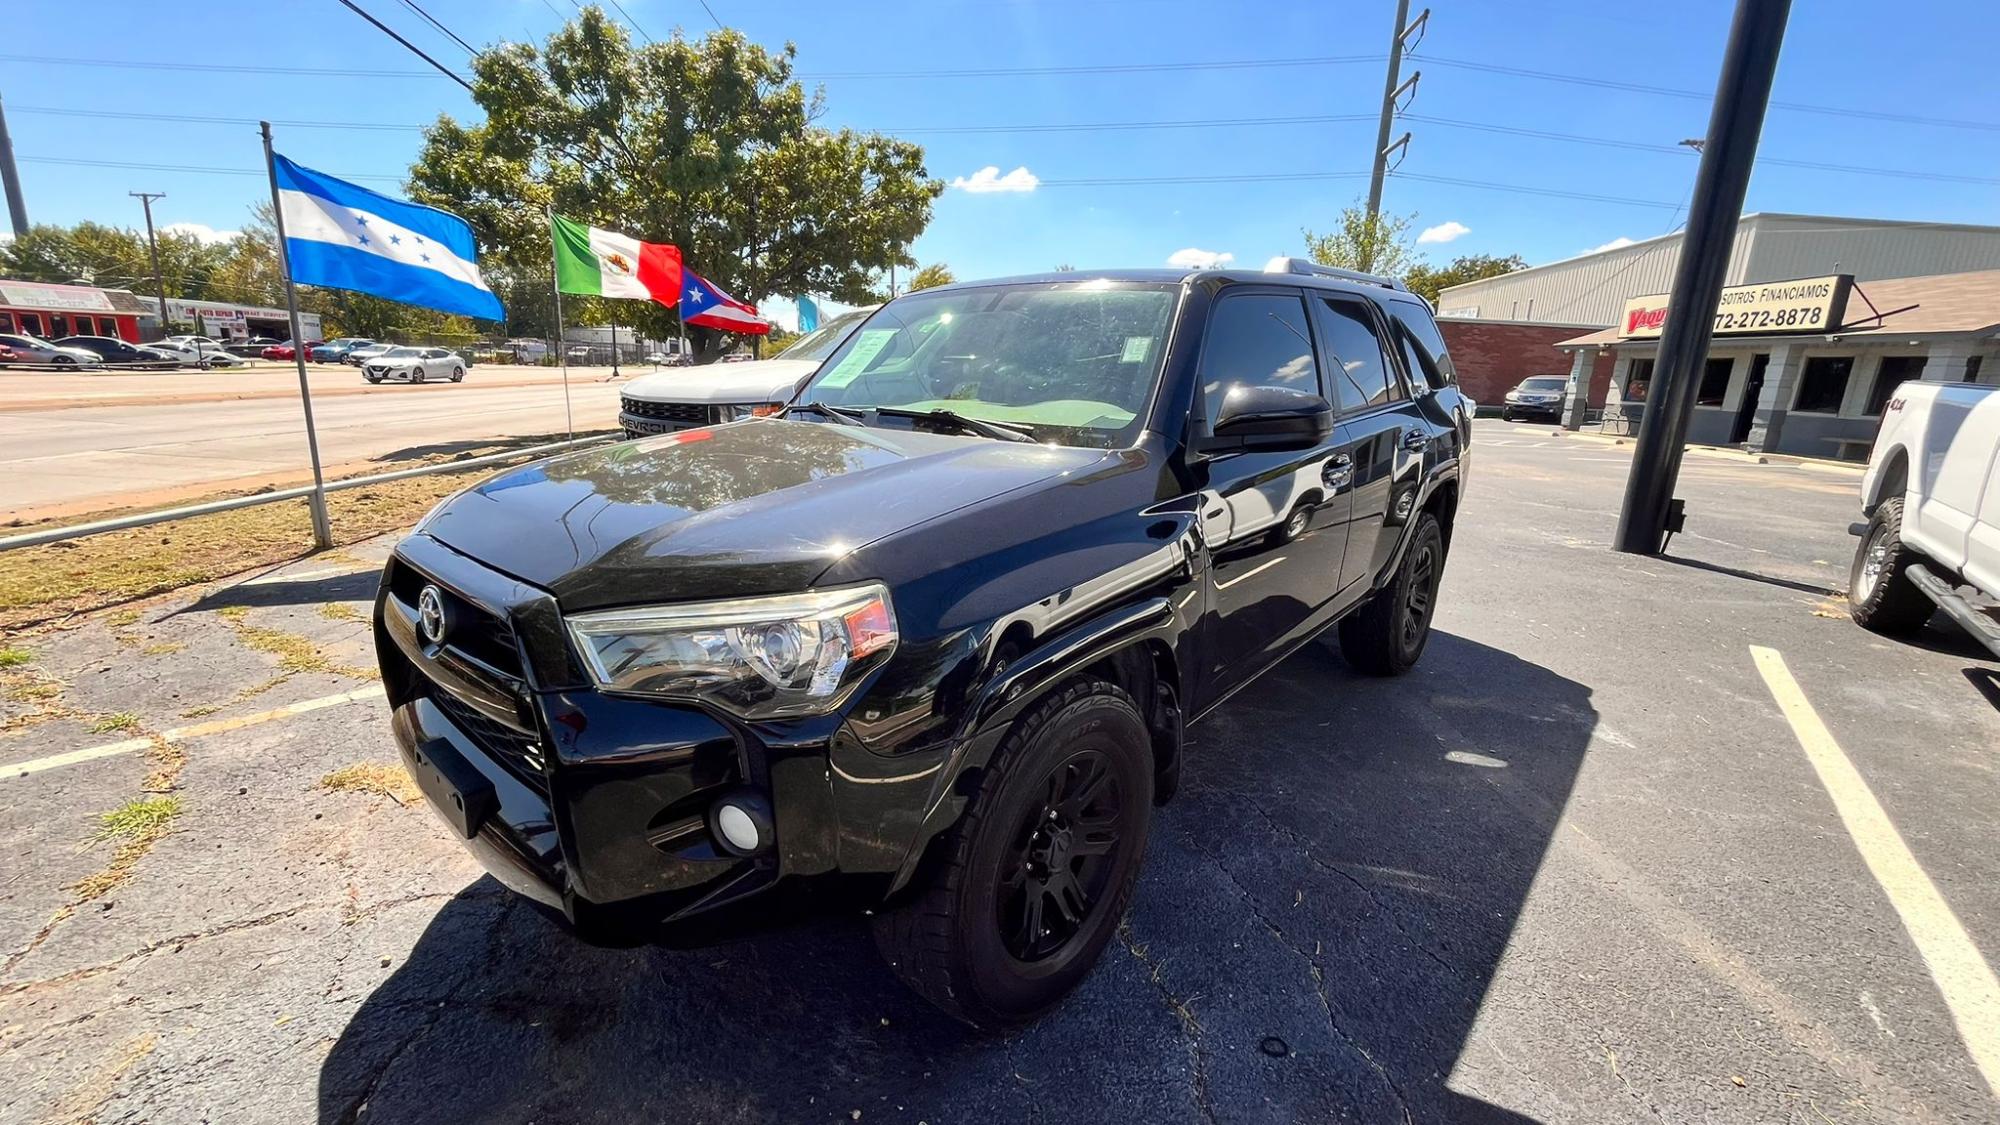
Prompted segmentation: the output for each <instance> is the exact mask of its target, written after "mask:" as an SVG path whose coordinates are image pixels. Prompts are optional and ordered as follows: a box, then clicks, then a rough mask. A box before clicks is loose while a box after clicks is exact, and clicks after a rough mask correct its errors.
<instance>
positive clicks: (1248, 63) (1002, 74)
mask: <svg viewBox="0 0 2000 1125" xmlns="http://www.w3.org/2000/svg"><path fill="white" fill-rule="evenodd" d="M1380 61H1381V56H1379V55H1314V56H1307V57H1301V58H1287V59H1228V60H1218V61H1214V62H1171V63H1101V64H1093V65H1089V66H1012V67H997V66H996V67H976V68H960V69H956V70H852V71H838V72H836V71H829V72H827V73H825V74H800V75H796V76H795V77H797V78H799V79H800V80H802V81H812V82H824V81H829V80H835V79H841V80H844V79H850V78H1035V77H1048V76H1058V75H1071V74H1156V73H1165V72H1176V71H1187V70H1272V69H1285V68H1296V67H1303V66H1341V65H1345V64H1348V63H1372V62H1380Z"/></svg>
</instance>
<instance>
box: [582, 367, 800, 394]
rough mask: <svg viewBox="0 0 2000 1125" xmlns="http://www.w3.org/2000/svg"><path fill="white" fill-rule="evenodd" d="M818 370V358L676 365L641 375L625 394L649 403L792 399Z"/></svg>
mask: <svg viewBox="0 0 2000 1125" xmlns="http://www.w3.org/2000/svg"><path fill="white" fill-rule="evenodd" d="M817 370H819V361H818V360H816V359H763V360H753V361H752V362H750V363H711V364H709V365H707V366H706V367H676V368H674V369H673V370H671V371H656V372H654V373H653V374H651V375H641V376H640V377H638V378H637V379H634V380H632V381H631V382H630V383H627V384H625V389H624V391H623V392H622V393H623V394H624V395H625V397H627V398H637V399H644V400H646V401H648V402H788V401H790V400H791V397H792V389H793V388H794V387H796V386H798V382H799V380H800V379H803V378H805V377H806V376H808V375H810V374H812V373H813V372H815V371H817Z"/></svg>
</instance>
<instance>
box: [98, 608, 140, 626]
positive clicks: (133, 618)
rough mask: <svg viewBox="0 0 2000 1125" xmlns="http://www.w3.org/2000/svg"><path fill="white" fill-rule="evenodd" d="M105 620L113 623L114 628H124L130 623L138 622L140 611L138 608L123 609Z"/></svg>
mask: <svg viewBox="0 0 2000 1125" xmlns="http://www.w3.org/2000/svg"><path fill="white" fill-rule="evenodd" d="M105 620H106V621H108V622H109V623H110V624H111V627H112V628H114V629H123V628H125V627H127V626H129V625H136V624H138V622H139V611H138V610H136V609H121V610H119V611H118V612H117V613H114V614H112V615H111V616H109V617H107V618H105Z"/></svg>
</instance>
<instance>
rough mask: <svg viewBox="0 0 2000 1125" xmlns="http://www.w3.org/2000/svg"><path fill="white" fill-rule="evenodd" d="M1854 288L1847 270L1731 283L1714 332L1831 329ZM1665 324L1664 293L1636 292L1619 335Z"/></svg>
mask: <svg viewBox="0 0 2000 1125" xmlns="http://www.w3.org/2000/svg"><path fill="white" fill-rule="evenodd" d="M1853 287H1854V275H1853V274H1847V273H1841V274H1831V275H1829V276H1827V277H1800V278H1794V279H1792V280H1790V281H1759V282H1755V283H1753V284H1750V285H1732V286H1730V287H1729V288H1727V289H1724V290H1723V291H1722V298H1721V300H1719V301H1717V302H1716V307H1715V327H1714V329H1713V331H1714V334H1715V335H1717V336H1743V335H1777V334H1781V333H1787V332H1831V331H1833V330H1834V329H1835V328H1836V327H1838V326H1839V324H1840V318H1841V316H1842V315H1843V314H1845V313H1846V312H1847V294H1848V291H1849V290H1851V289H1852V288H1853ZM1666 325H1667V297H1666V295H1665V294H1658V295H1654V296H1650V297H1634V298H1632V299H1631V300H1629V301H1626V302H1625V315H1624V316H1622V317H1620V318H1619V321H1618V335H1619V336H1620V337H1621V338H1623V339H1627V340H1634V339H1638V340H1644V339H1651V338H1654V337H1657V336H1658V335H1659V334H1660V333H1661V331H1662V330H1664V329H1665V328H1666Z"/></svg>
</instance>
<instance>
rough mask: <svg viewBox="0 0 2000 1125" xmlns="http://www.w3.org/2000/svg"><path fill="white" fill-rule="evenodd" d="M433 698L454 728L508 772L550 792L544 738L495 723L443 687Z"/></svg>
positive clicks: (539, 788)
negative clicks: (463, 733)
mask: <svg viewBox="0 0 2000 1125" xmlns="http://www.w3.org/2000/svg"><path fill="white" fill-rule="evenodd" d="M430 697H431V702H432V703H434V704H436V705H437V709H438V710H440V711H442V712H444V717H445V718H447V719H450V720H451V723H452V725H453V726H455V727H457V728H458V729H459V730H461V731H463V732H465V736H466V737H467V738H469V739H471V740H472V741H473V742H474V743H476V744H478V746H479V748H480V749H481V750H484V751H486V753H487V755H488V756H489V757H491V758H492V759H493V760H494V761H496V762H498V763H500V765H501V766H503V767H504V768H505V769H506V770H507V772H509V773H511V774H513V775H514V776H516V777H518V778H520V779H521V780H522V781H525V782H527V783H528V784H529V785H532V786H534V787H535V789H537V790H539V791H540V792H542V793H544V794H546V793H547V792H548V768H549V767H548V760H547V759H546V758H545V757H544V756H543V752H542V744H541V740H540V739H538V738H536V737H535V736H534V735H531V734H524V733H522V732H521V731H518V730H515V729H514V728H513V727H510V726H508V725H506V724H505V723H498V722H495V721H493V720H492V719H490V718H488V717H487V716H486V715H485V713H483V712H481V711H480V710H479V709H477V708H475V707H472V706H470V705H469V704H466V703H464V702H463V701H461V700H459V699H458V698H457V697H456V696H453V695H452V694H451V693H450V692H448V691H445V690H444V689H442V688H437V687H433V688H432V689H431V693H430Z"/></svg>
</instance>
